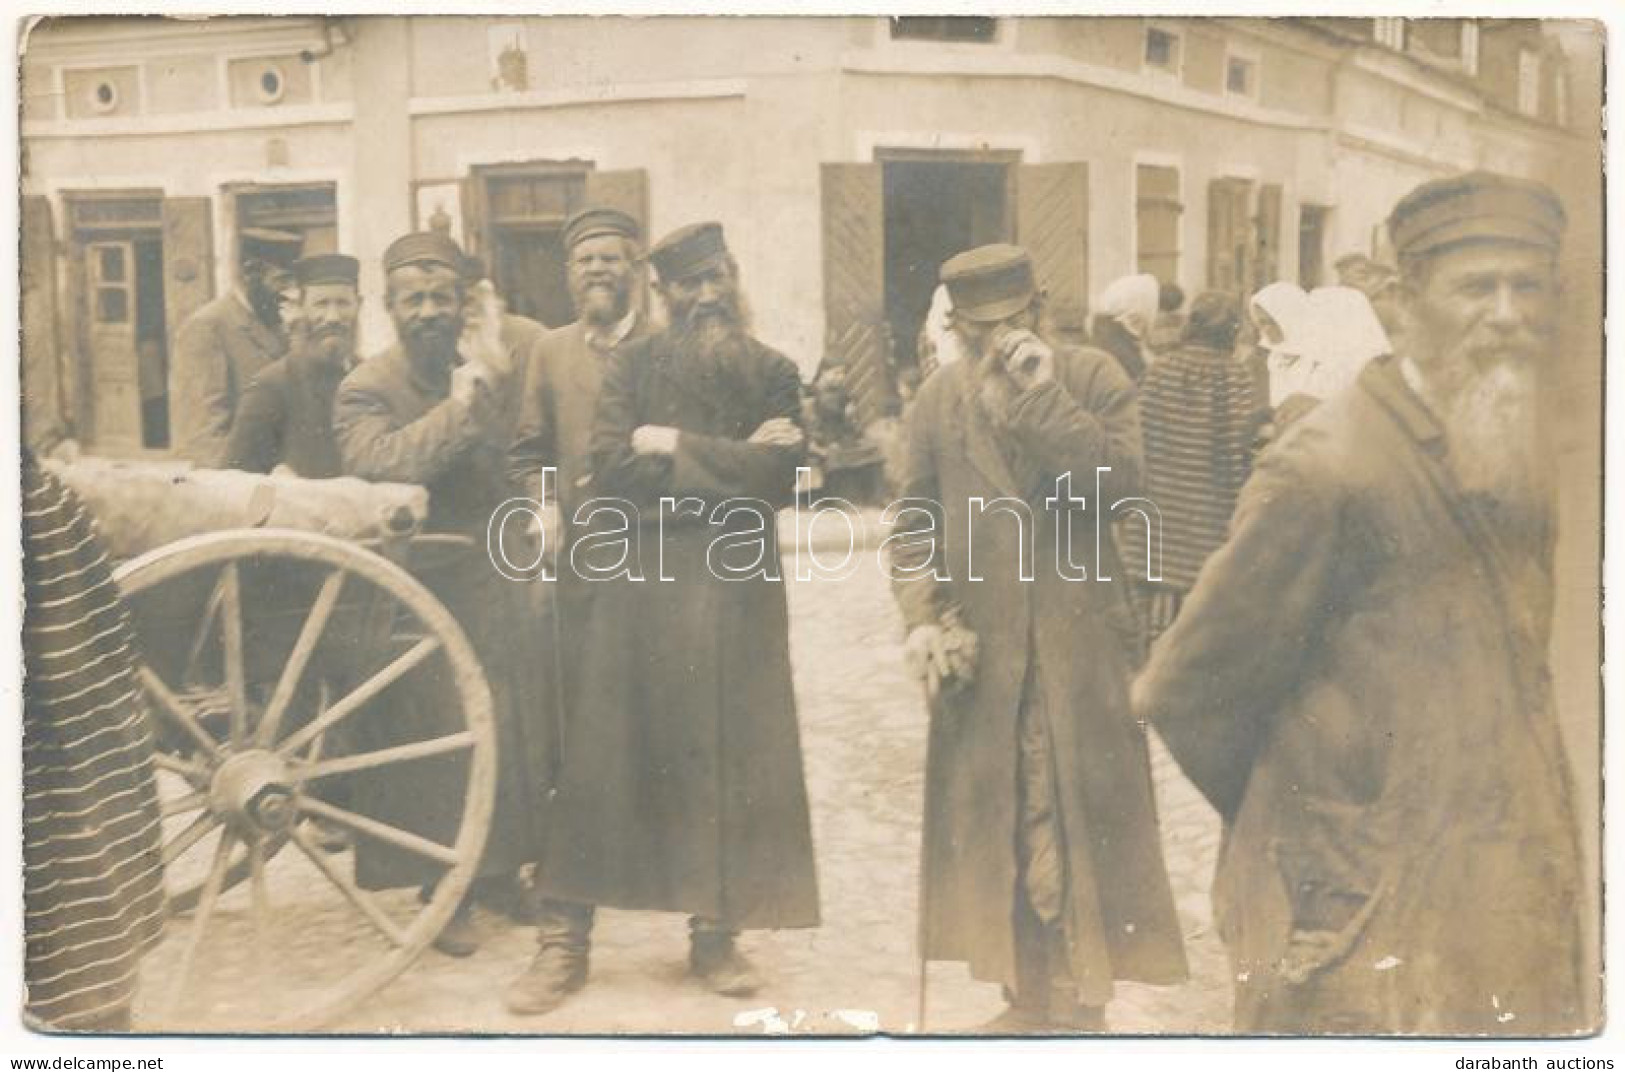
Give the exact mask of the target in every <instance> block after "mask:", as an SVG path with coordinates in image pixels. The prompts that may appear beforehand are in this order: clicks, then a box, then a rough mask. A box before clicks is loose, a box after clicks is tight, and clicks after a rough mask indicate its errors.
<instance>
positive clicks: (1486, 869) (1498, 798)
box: [1142, 358, 1587, 1035]
mask: <svg viewBox="0 0 1625 1072" xmlns="http://www.w3.org/2000/svg"><path fill="white" fill-rule="evenodd" d="M1448 450H1449V446H1448V444H1447V443H1446V441H1445V438H1444V435H1443V432H1442V430H1441V428H1440V427H1439V425H1438V424H1437V423H1436V422H1435V420H1434V419H1433V417H1432V416H1431V415H1430V414H1429V412H1428V410H1427V409H1426V408H1425V407H1424V406H1423V405H1422V403H1421V402H1420V401H1419V400H1418V399H1417V397H1416V396H1415V395H1414V394H1413V393H1412V392H1411V390H1410V388H1409V387H1408V386H1406V384H1405V382H1404V379H1403V377H1402V376H1401V375H1400V373H1399V369H1398V367H1397V365H1396V363H1395V362H1394V361H1393V360H1392V359H1386V358H1383V359H1378V360H1377V361H1375V362H1373V363H1372V364H1371V365H1369V366H1367V368H1366V369H1365V371H1364V372H1363V373H1362V375H1361V377H1360V379H1359V381H1358V382H1357V384H1356V385H1354V386H1353V387H1352V388H1350V389H1349V390H1348V391H1347V392H1345V393H1344V394H1342V395H1340V396H1338V397H1336V398H1334V399H1332V400H1329V401H1327V402H1325V403H1323V404H1322V405H1320V406H1319V407H1318V408H1316V409H1315V411H1314V412H1312V413H1311V414H1310V415H1308V416H1306V417H1304V418H1303V419H1302V420H1301V421H1300V422H1298V423H1297V424H1295V425H1293V427H1292V429H1291V431H1290V432H1289V433H1288V434H1287V435H1286V436H1284V437H1283V438H1282V439H1281V440H1280V441H1279V442H1278V443H1277V444H1276V445H1275V446H1273V447H1271V448H1270V449H1269V450H1268V451H1267V452H1266V453H1265V454H1264V456H1263V458H1262V459H1261V461H1260V463H1259V466H1258V468H1257V470H1256V471H1255V474H1254V476H1253V478H1252V480H1251V482H1249V483H1248V485H1247V486H1246V488H1245V489H1244V491H1243V493H1242V497H1241V501H1240V503H1239V505H1238V508H1237V513H1236V517H1235V522H1234V525H1233V528H1232V532H1231V536H1230V540H1229V542H1228V543H1227V544H1226V545H1225V546H1224V547H1223V548H1221V549H1220V550H1219V552H1218V553H1217V554H1216V555H1215V556H1214V557H1213V558H1211V559H1209V560H1208V563H1207V565H1206V567H1205V568H1204V569H1203V571H1202V573H1201V575H1200V576H1199V578H1198V579H1197V582H1196V587H1195V588H1194V589H1193V590H1192V592H1191V594H1190V596H1189V598H1188V599H1187V601H1186V603H1185V605H1184V608H1183V610H1182V611H1181V614H1180V617H1179V618H1178V620H1177V621H1176V622H1175V623H1174V626H1173V628H1172V629H1170V630H1169V631H1168V632H1167V633H1166V634H1165V635H1164V636H1163V637H1162V638H1161V639H1160V640H1159V642H1158V643H1157V646H1156V648H1155V649H1154V651H1153V652H1152V655H1151V659H1150V662H1149V663H1148V665H1147V667H1146V670H1145V676H1144V680H1143V682H1142V688H1143V696H1142V698H1143V702H1144V712H1143V713H1145V714H1148V715H1149V716H1150V717H1151V718H1152V720H1153V721H1154V723H1155V725H1156V726H1157V727H1158V729H1159V730H1160V731H1161V733H1162V735H1163V737H1164V738H1165V739H1166V741H1167V742H1168V746H1169V748H1170V749H1171V750H1172V751H1173V753H1174V755H1175V757H1176V758H1177V759H1178V760H1179V762H1180V764H1181V765H1182V766H1183V767H1184V769H1185V771H1186V773H1187V774H1189V775H1190V777H1191V779H1192V780H1193V781H1194V782H1195V783H1196V784H1197V786H1198V787H1199V788H1200V789H1201V790H1202V792H1203V793H1204V794H1206V795H1207V797H1208V799H1209V800H1210V801H1212V802H1213V803H1214V805H1215V806H1216V807H1217V808H1218V809H1219V810H1220V812H1221V813H1222V814H1223V815H1224V816H1225V817H1226V818H1227V820H1228V821H1229V823H1230V831H1229V837H1228V839H1227V845H1226V851H1225V852H1224V855H1223V857H1222V859H1221V861H1220V865H1219V873H1218V876H1217V879H1216V883H1215V891H1214V899H1215V906H1216V908H1217V910H1218V915H1219V920H1220V926H1221V930H1222V932H1223V933H1224V936H1225V938H1226V941H1227V942H1228V944H1229V946H1230V952H1231V956H1232V958H1233V960H1234V962H1235V968H1236V977H1237V979H1238V981H1239V982H1238V992H1237V1010H1236V1011H1237V1018H1236V1026H1237V1028H1238V1029H1240V1030H1243V1031H1258V1032H1273V1031H1280V1032H1292V1033H1300V1032H1340V1033H1341V1032H1349V1033H1394V1032H1400V1033H1412V1032H1421V1033H1440V1034H1456V1033H1475V1034H1476V1033H1497V1034H1514V1035H1526V1034H1541V1033H1548V1032H1558V1031H1571V1030H1577V1029H1579V1028H1581V1027H1582V1026H1584V1025H1585V1024H1586V1023H1587V1021H1586V1018H1585V1017H1584V1015H1583V1013H1582V1010H1581V1008H1580V1001H1581V990H1580V984H1579V977H1578V972H1579V956H1580V932H1579V916H1578V912H1579V910H1580V905H1581V901H1580V890H1579V882H1580V879H1579V876H1580V866H1579V852H1578V845H1577V841H1576V830H1575V825H1574V816H1573V814H1572V812H1571V810H1570V796H1569V792H1570V791H1569V785H1568V777H1567V767H1566V765H1565V760H1564V757H1563V748H1562V743H1561V741H1560V740H1559V737H1558V727H1557V724H1556V721H1555V718H1554V714H1553V708H1552V698H1551V691H1550V687H1549V682H1548V678H1547V670H1546V655H1545V652H1546V639H1547V629H1548V615H1549V610H1550V605H1551V576H1550V573H1549V570H1550V559H1549V554H1548V552H1549V533H1548V532H1546V531H1545V530H1544V528H1543V527H1542V526H1541V525H1539V524H1536V525H1530V526H1522V528H1523V529H1524V531H1520V526H1519V525H1517V524H1514V523H1513V522H1512V521H1511V520H1510V519H1506V518H1501V519H1497V518H1494V517H1492V516H1490V514H1489V513H1488V510H1487V509H1486V507H1484V506H1482V505H1479V504H1475V503H1474V502H1473V501H1471V500H1470V499H1469V498H1468V497H1467V496H1465V495H1464V494H1463V493H1462V491H1461V489H1460V487H1459V486H1458V485H1457V483H1456V482H1455V480H1454V477H1453V476H1452V474H1451V471H1450V469H1449V467H1448V464H1447V460H1448Z"/></svg>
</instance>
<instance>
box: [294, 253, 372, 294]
mask: <svg viewBox="0 0 1625 1072" xmlns="http://www.w3.org/2000/svg"><path fill="white" fill-rule="evenodd" d="M293 277H294V279H295V280H296V281H297V282H298V283H299V285H300V286H302V287H313V286H317V285H318V284H321V283H348V284H350V286H352V287H353V286H355V285H356V282H357V280H358V279H360V277H361V262H360V261H358V260H356V259H355V258H354V257H347V256H345V255H344V254H342V253H318V254H316V255H315V256H311V257H306V258H304V259H303V260H300V261H296V262H295V263H294V266H293Z"/></svg>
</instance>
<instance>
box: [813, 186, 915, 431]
mask: <svg viewBox="0 0 1625 1072" xmlns="http://www.w3.org/2000/svg"><path fill="white" fill-rule="evenodd" d="M820 180H821V181H820V185H821V187H822V196H823V213H824V221H823V222H824V354H823V360H824V362H826V363H828V364H830V365H840V366H844V367H845V369H846V387H847V391H848V392H849V394H850V395H851V398H852V400H853V401H854V402H855V403H856V404H857V407H858V422H859V424H860V425H867V424H869V423H870V422H871V421H874V420H876V419H878V418H880V417H883V416H885V415H886V414H888V413H890V412H892V411H893V410H894V409H895V408H896V407H895V399H896V393H897V392H896V385H895V384H894V383H893V382H892V376H891V362H890V360H889V357H890V353H891V344H890V338H889V332H888V331H887V328H886V260H885V219H884V215H883V213H884V205H885V194H884V184H883V179H882V175H881V170H880V165H879V164H824V165H823V166H822V171H821V175H820Z"/></svg>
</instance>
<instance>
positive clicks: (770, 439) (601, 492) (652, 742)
mask: <svg viewBox="0 0 1625 1072" xmlns="http://www.w3.org/2000/svg"><path fill="white" fill-rule="evenodd" d="M649 259H650V261H651V262H652V264H653V265H654V268H655V271H656V273H657V275H658V277H659V290H660V294H661V295H662V297H663V299H664V300H665V303H666V306H667V311H668V314H669V318H670V326H669V327H668V328H667V329H666V330H664V331H662V332H660V333H659V334H657V335H653V336H650V337H648V338H645V339H640V340H637V341H635V342H631V343H628V344H626V345H624V346H621V347H619V348H617V349H616V350H615V352H614V353H613V354H612V355H611V356H610V359H609V364H608V366H607V367H606V368H605V371H604V378H603V386H602V389H601V393H600V395H599V399H598V412H597V418H596V420H595V422H594V426H593V434H592V456H593V463H594V474H595V475H594V479H593V488H594V496H595V499H596V500H597V502H598V503H599V505H600V506H601V507H602V512H601V513H600V514H598V515H596V516H594V517H593V518H592V519H591V520H592V524H591V526H590V529H591V531H590V532H589V534H588V535H587V536H586V537H585V538H584V539H582V540H580V541H578V542H577V543H576V545H575V546H574V547H573V548H572V552H571V558H572V559H573V560H574V561H573V568H575V569H577V570H579V571H581V572H582V573H583V575H584V576H587V577H588V578H589V579H588V580H587V583H589V584H592V585H593V586H594V589H595V590H594V592H593V598H592V613H591V619H590V621H589V624H588V632H587V638H586V641H585V643H584V644H583V648H582V650H583V656H582V659H583V663H582V668H581V675H582V678H581V682H580V687H579V690H578V693H577V697H578V701H577V702H576V703H574V704H572V705H571V706H570V709H569V711H568V712H567V714H568V719H567V722H566V725H565V731H564V747H563V751H562V757H561V759H562V762H561V763H560V782H559V789H558V794H557V796H556V798H555V801H554V805H553V807H552V808H551V809H550V811H549V814H548V817H547V822H546V827H545V831H544V838H545V848H544V851H543V854H542V863H541V867H540V868H539V873H538V884H539V886H540V889H541V891H542V893H543V895H544V896H545V897H547V898H549V899H550V901H551V902H552V903H551V904H550V905H549V906H548V909H547V911H548V914H549V915H550V916H551V917H552V918H553V919H554V920H556V921H557V922H558V925H559V933H560V937H559V939H558V940H557V941H556V942H555V943H553V944H551V945H549V946H547V947H545V948H544V949H543V951H542V952H543V956H544V957H547V958H550V959H552V960H554V961H555V962H556V965H557V973H558V975H557V978H558V987H557V994H558V997H559V999H560V1000H562V998H563V995H564V994H567V993H568V992H570V991H571V990H574V989H577V988H579V987H580V986H581V985H582V984H583V983H584V982H585V979H586V973H587V940H588V928H589V927H590V924H591V920H592V907H591V906H594V905H609V906H613V907H616V908H627V909H652V910H658V911H668V912H684V913H687V914H689V916H690V958H689V967H690V970H691V971H692V972H693V973H694V974H695V975H696V976H698V977H699V979H700V980H701V981H702V982H703V983H704V984H705V985H707V986H708V987H710V988H711V989H712V990H714V991H716V992H718V993H723V994H729V995H746V994H749V993H752V992H754V991H755V990H756V989H757V988H758V986H759V979H758V977H757V975H756V972H755V970H754V969H753V967H752V966H751V964H750V963H749V961H747V960H746V959H745V957H744V956H743V954H742V953H741V952H740V951H739V949H738V948H737V946H736V944H735V940H734V939H735V935H736V932H738V931H740V930H743V929H755V928H783V927H812V926H816V925H817V923H818V892H817V885H816V881H815V877H814V865H813V854H812V834H811V828H810V824H809V819H808V811H807V794H806V784H805V779H804V776H803V771H802V763H801V746H800V739H799V738H800V733H799V727H798V726H797V722H796V711H795V696H794V693H793V692H792V689H791V677H790V651H789V623H788V615H787V611H786V605H785V594H784V583H783V579H782V577H781V575H780V572H779V571H780V567H779V549H778V540H777V537H776V534H775V514H776V512H777V510H778V509H779V508H781V507H784V506H787V505H789V503H790V502H791V499H792V495H793V492H794V486H795V480H796V468H797V465H798V463H800V461H801V460H802V457H803V453H804V450H805V440H804V437H803V435H802V432H801V429H800V426H799V424H798V423H797V422H798V421H799V416H800V411H801V381H800V376H799V374H798V372H797V370H796V367H795V365H793V364H791V363H790V361H789V360H788V359H787V358H785V357H784V356H783V355H781V354H778V353H776V352H774V351H772V350H770V349H768V348H767V347H766V346H764V345H762V344H761V343H760V342H758V341H757V340H756V339H754V338H753V337H751V335H750V334H749V331H748V329H747V326H746V317H745V313H744V307H743V300H742V298H741V297H740V294H739V289H738V268H737V266H736V264H735V262H734V260H733V257H732V256H731V255H730V254H729V252H728V250H727V248H726V245H725V243H724V241H723V234H722V228H721V226H720V225H719V224H715V223H706V224H697V225H694V226H691V227H687V228H684V229H682V230H680V231H678V232H676V233H674V234H672V235H670V236H668V237H667V238H666V239H665V240H664V241H662V242H661V243H660V244H658V245H657V246H655V247H654V249H652V250H651V251H650V254H649Z"/></svg>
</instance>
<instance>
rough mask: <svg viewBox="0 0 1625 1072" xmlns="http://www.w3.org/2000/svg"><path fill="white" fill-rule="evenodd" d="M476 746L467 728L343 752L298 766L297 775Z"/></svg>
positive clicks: (349, 769) (324, 775)
mask: <svg viewBox="0 0 1625 1072" xmlns="http://www.w3.org/2000/svg"><path fill="white" fill-rule="evenodd" d="M473 747H474V733H473V731H472V730H464V731H462V732H461V733H453V734H449V735H448V736H445V737H431V738H430V739H429V740H427V741H414V742H412V743H411V744H403V745H396V746H395V747H394V748H381V749H379V750H378V751H376V752H362V753H359V754H357V755H351V756H339V757H338V758H337V759H325V760H322V761H320V762H318V763H312V764H310V765H309V766H306V767H299V768H296V769H295V771H294V775H295V777H298V778H303V779H304V780H306V781H315V780H316V779H318V778H330V777H332V776H333V775H335V774H349V773H350V772H352V771H360V770H371V769H373V768H374V767H385V766H388V765H389V764H391V763H406V762H408V761H410V760H414V759H426V758H428V757H429V756H438V755H444V754H445V753H447V752H460V751H462V750H463V749H465V748H473Z"/></svg>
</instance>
